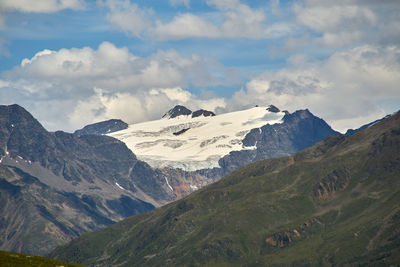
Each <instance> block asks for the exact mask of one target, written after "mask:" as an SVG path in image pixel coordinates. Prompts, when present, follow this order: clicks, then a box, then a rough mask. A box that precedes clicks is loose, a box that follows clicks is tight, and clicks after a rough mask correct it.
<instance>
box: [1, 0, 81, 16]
mask: <svg viewBox="0 0 400 267" xmlns="http://www.w3.org/2000/svg"><path fill="white" fill-rule="evenodd" d="M84 6H85V1H84V0H61V1H60V0H40V1H31V0H2V1H0V10H3V11H19V12H25V13H28V12H32V13H52V12H57V11H60V10H62V9H82V8H84Z"/></svg>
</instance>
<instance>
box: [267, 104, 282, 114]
mask: <svg viewBox="0 0 400 267" xmlns="http://www.w3.org/2000/svg"><path fill="white" fill-rule="evenodd" d="M267 110H268V111H270V112H274V113H277V112H279V111H280V109H279V108H277V107H275V106H274V105H269V106H268V108H267Z"/></svg>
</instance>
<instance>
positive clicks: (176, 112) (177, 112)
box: [162, 105, 192, 119]
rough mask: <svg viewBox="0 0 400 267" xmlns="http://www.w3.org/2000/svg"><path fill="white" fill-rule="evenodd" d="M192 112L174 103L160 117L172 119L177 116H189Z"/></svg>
mask: <svg viewBox="0 0 400 267" xmlns="http://www.w3.org/2000/svg"><path fill="white" fill-rule="evenodd" d="M190 114H192V111H191V110H190V109H188V108H187V107H184V106H181V105H176V106H175V107H173V108H172V109H170V110H169V111H168V112H167V113H165V114H164V115H163V116H162V117H163V118H167V119H173V118H176V117H179V116H189V115H190Z"/></svg>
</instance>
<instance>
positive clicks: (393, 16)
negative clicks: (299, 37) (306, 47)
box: [293, 0, 400, 47]
mask: <svg viewBox="0 0 400 267" xmlns="http://www.w3.org/2000/svg"><path fill="white" fill-rule="evenodd" d="M293 11H294V14H295V17H296V21H297V23H299V24H300V25H303V26H305V27H307V28H308V29H310V30H312V31H313V32H315V33H317V34H318V35H319V36H318V37H315V39H314V40H313V41H314V42H315V43H316V44H317V45H324V46H327V47H345V46H351V45H354V44H358V43H361V42H365V41H366V42H368V43H374V44H382V43H385V44H386V45H387V44H389V43H391V44H398V41H399V40H400V33H399V31H397V32H394V31H393V29H394V27H396V26H395V25H397V26H398V23H399V16H398V14H399V12H400V6H399V4H398V1H392V0H388V1H380V2H376V1H361V0H339V1H325V0H321V1H317V0H305V1H303V2H297V3H295V4H294V5H293ZM389 36H391V37H389Z"/></svg>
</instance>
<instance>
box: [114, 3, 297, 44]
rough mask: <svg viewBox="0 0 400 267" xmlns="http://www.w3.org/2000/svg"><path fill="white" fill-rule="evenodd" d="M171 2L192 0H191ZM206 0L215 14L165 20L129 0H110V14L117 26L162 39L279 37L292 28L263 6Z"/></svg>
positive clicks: (181, 15)
mask: <svg viewBox="0 0 400 267" xmlns="http://www.w3.org/2000/svg"><path fill="white" fill-rule="evenodd" d="M171 3H174V4H178V3H181V4H182V3H184V4H186V3H187V5H188V4H189V2H188V1H172V2H171ZM206 3H207V4H208V5H209V6H211V7H214V8H215V9H216V11H215V12H214V15H213V16H210V13H206V14H201V13H200V14H193V13H183V14H178V15H176V16H175V17H173V18H172V20H170V21H168V22H165V21H162V20H160V19H157V18H156V16H155V14H154V12H153V11H152V10H148V9H144V8H141V7H139V6H138V5H137V4H135V3H131V2H130V0H125V1H123V0H116V1H107V2H106V6H107V7H108V8H109V13H108V15H107V18H108V20H109V21H110V23H112V24H113V25H114V26H116V27H117V28H118V29H120V30H122V31H124V32H127V33H129V34H130V35H133V36H136V37H144V36H147V37H152V38H155V39H159V40H170V39H172V40H178V39H185V38H254V39H256V38H276V37H281V36H284V35H287V34H288V33H290V32H292V31H293V26H292V25H291V24H289V23H283V22H282V23H267V21H266V15H265V12H264V10H263V9H253V8H251V7H250V6H248V5H246V4H243V3H241V2H240V1H239V0H207V1H206ZM211 17H214V19H211ZM215 18H218V19H215Z"/></svg>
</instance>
